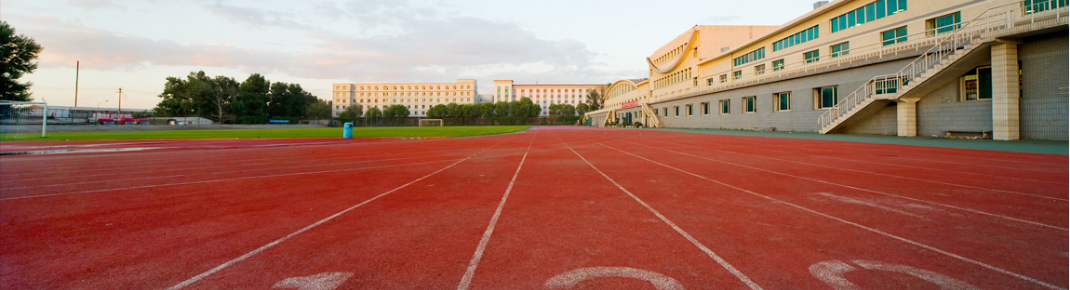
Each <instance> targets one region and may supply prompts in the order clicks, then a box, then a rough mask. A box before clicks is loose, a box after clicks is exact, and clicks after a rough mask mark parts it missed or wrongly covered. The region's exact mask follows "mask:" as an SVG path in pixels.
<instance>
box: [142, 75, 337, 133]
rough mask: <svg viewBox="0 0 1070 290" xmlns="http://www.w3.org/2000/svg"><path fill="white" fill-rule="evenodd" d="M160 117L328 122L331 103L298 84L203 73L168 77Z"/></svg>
mask: <svg viewBox="0 0 1070 290" xmlns="http://www.w3.org/2000/svg"><path fill="white" fill-rule="evenodd" d="M159 97H160V98H161V99H162V100H161V101H160V103H159V104H157V105H156V108H154V109H153V112H154V113H156V115H157V116H178V117H204V118H207V119H211V120H213V121H216V122H219V123H232V124H264V123H267V122H268V120H269V119H279V120H289V121H290V122H291V123H296V122H297V120H300V119H328V118H330V117H331V104H330V102H327V101H324V100H321V99H319V98H317V97H316V96H313V95H312V94H311V93H308V92H306V91H305V90H304V89H303V88H301V85H299V84H290V83H284V82H274V83H272V82H270V81H268V80H267V78H265V77H264V76H262V75H260V74H258V73H254V74H252V75H249V77H248V78H246V79H245V80H244V81H242V82H240V83H239V82H238V81H237V80H235V79H234V78H231V77H228V76H215V77H210V76H208V75H207V74H205V73H204V71H197V72H191V73H190V74H189V75H188V76H186V77H185V78H181V77H168V78H167V82H166V84H164V90H163V93H160V95H159Z"/></svg>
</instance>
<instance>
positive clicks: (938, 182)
mask: <svg viewBox="0 0 1070 290" xmlns="http://www.w3.org/2000/svg"><path fill="white" fill-rule="evenodd" d="M658 143H665V144H673V145H680V146H684V147H691V148H696V149H702V150H713V151H720V152H725V153H730V154H739V155H746V156H753V157H757V158H763V159H770V160H776V161H782V162H789V163H795V164H802V165H807V166H814V167H822V168H829V169H833V170H843V171H850V172H857V173H864V174H872V175H877V176H885V177H891V178H899V179H906V180H912V181H921V182H929V183H935V184H942V185H949V186H956V187H962V188H969V189H977V190H986V191H995V192H1002V193H1008V194H1014V195H1021V196H1029V197H1036V198H1043V199H1052V200H1058V201H1064V202H1065V201H1070V200H1068V199H1065V198H1058V197H1051V196H1044V195H1038V194H1031V193H1024V192H1017V191H1012V190H1004V189H995V188H985V187H978V186H972V185H965V184H958V183H950V182H943V181H935V180H928V179H920V178H914V177H906V176H899V175H892V174H886V173H877V172H871V171H864V170H855V169H848V168H842V167H835V166H828V165H821V164H814V163H808V162H801V161H794V160H787V159H780V158H776V157H768V156H761V155H754V154H747V153H741V152H734V151H725V150H718V149H712V148H702V147H697V146H691V145H684V144H679V143H666V142H658ZM1063 204H1065V203H1063Z"/></svg>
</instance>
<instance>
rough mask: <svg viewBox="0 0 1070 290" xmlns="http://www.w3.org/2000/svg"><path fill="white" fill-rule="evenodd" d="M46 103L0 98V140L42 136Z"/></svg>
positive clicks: (45, 116)
mask: <svg viewBox="0 0 1070 290" xmlns="http://www.w3.org/2000/svg"><path fill="white" fill-rule="evenodd" d="M48 113H49V109H48V103H45V102H19V101H5V100H0V140H3V141H17V140H20V139H30V138H39V137H41V138H43V137H45V133H46V132H47V126H48Z"/></svg>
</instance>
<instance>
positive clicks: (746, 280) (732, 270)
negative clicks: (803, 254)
mask: <svg viewBox="0 0 1070 290" xmlns="http://www.w3.org/2000/svg"><path fill="white" fill-rule="evenodd" d="M555 137H556V136H555ZM558 141H560V138H558ZM561 143H564V144H565V147H568V150H571V151H572V153H573V154H576V156H579V157H580V159H583V162H586V163H587V165H588V166H591V168H593V169H594V170H595V171H597V172H598V174H601V175H602V177H605V178H606V179H607V180H609V182H611V183H613V185H615V186H617V188H619V189H620V190H621V191H623V192H624V193H626V194H628V196H630V197H632V199H634V200H635V201H637V202H639V204H641V205H643V207H645V208H646V209H647V210H649V211H650V212H651V213H654V215H655V216H657V217H658V219H661V221H662V222H665V223H666V224H668V225H669V226H670V227H672V229H673V230H676V232H677V233H679V234H680V235H681V236H684V238H686V239H687V240H688V241H690V242H691V244H692V245H695V246H696V247H698V248H699V249H701V250H702V251H703V252H705V253H706V255H708V256H710V258H713V260H714V261H717V264H720V265H721V267H724V268H725V270H728V272H729V273H732V275H735V276H736V278H739V280H740V281H743V283H744V284H747V286H748V287H750V288H751V289H754V290H759V289H762V287H761V286H758V284H757V283H754V281H751V279H750V278H748V277H747V275H744V274H743V272H740V271H739V270H738V269H736V267H734V266H732V264H729V263H728V261H725V259H723V258H721V256H718V255H717V253H714V252H713V250H710V248H708V247H706V245H703V244H702V243H701V242H699V241H698V240H697V239H695V238H694V237H692V236H691V234H688V233H687V232H686V231H684V230H683V229H681V228H680V227H679V226H677V225H676V223H673V222H672V221H671V220H669V218H667V217H665V216H664V215H662V214H661V212H658V211H657V210H655V209H654V208H653V207H651V206H650V205H649V204H647V203H646V202H644V201H643V200H642V199H639V197H637V196H635V194H632V192H631V191H628V190H627V189H625V188H624V186H621V185H620V183H617V181H616V180H613V178H611V177H609V175H606V174H605V173H604V172H602V170H601V169H598V167H595V166H594V164H591V162H590V161H587V158H584V157H583V155H580V153H579V152H576V150H573V149H572V146H569V145H568V143H565V142H564V141H561ZM603 146H604V145H603Z"/></svg>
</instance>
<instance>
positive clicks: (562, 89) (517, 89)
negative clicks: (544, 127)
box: [493, 80, 606, 117]
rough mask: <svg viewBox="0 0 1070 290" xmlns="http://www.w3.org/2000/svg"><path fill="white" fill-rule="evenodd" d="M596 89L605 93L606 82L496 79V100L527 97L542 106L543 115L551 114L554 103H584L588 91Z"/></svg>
mask: <svg viewBox="0 0 1070 290" xmlns="http://www.w3.org/2000/svg"><path fill="white" fill-rule="evenodd" d="M589 90H594V91H597V92H598V95H600V96H602V95H605V92H606V85H604V84H514V83H513V80H494V97H493V99H494V101H495V102H508V101H516V100H520V98H524V97H527V98H529V99H531V101H532V102H535V104H538V105H539V106H542V113H540V114H539V116H541V117H545V116H549V114H550V113H549V109H548V108H549V107H550V105H552V104H568V105H572V106H576V105H579V104H580V103H584V102H586V100H587V92H588V91H589Z"/></svg>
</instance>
